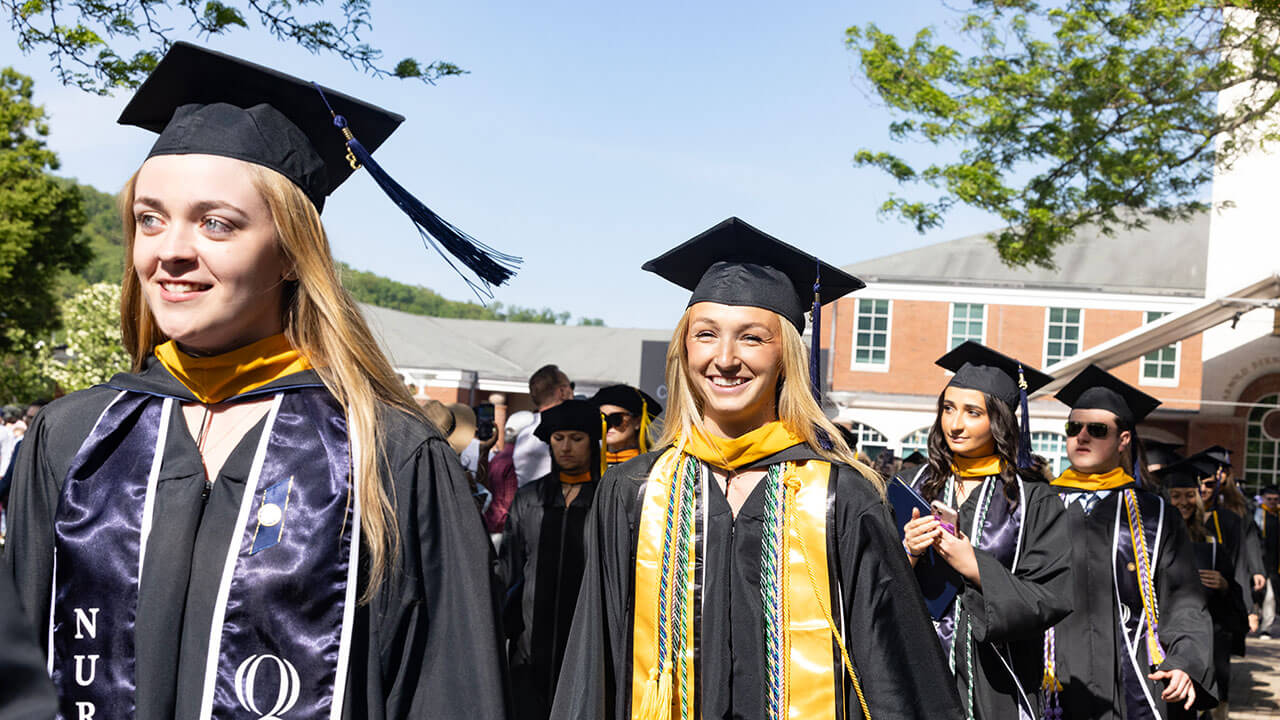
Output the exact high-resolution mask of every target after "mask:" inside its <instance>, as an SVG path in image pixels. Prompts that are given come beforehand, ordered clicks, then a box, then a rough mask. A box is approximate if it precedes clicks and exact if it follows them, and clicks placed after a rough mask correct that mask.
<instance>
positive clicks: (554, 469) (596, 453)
mask: <svg viewBox="0 0 1280 720" xmlns="http://www.w3.org/2000/svg"><path fill="white" fill-rule="evenodd" d="M553 434H554V433H553ZM587 444H588V445H590V446H591V459H589V460H587V465H588V466H589V470H590V471H591V479H592V480H599V479H600V475H601V474H602V473H601V471H600V464H601V463H600V445H601V443H598V442H595V441H594V440H592V439H591V433H587ZM547 453H548V454H550V455H551V474H552V475H554V476H559V474H560V465H559V463H557V462H556V454H555V453H554V452H551V445H550V444H549V443H548V445H547Z"/></svg>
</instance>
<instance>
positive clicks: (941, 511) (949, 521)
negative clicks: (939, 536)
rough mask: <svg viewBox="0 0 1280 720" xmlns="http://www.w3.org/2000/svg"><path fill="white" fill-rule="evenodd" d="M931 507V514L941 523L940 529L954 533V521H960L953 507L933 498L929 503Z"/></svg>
mask: <svg viewBox="0 0 1280 720" xmlns="http://www.w3.org/2000/svg"><path fill="white" fill-rule="evenodd" d="M930 507H932V508H933V516H934V517H936V518H938V522H940V523H941V524H942V529H943V530H946V531H947V532H949V533H951V534H952V535H955V534H956V523H957V522H959V521H960V516H959V515H958V514H957V513H956V511H955V508H952V507H950V506H949V505H947V504H946V503H944V502H942V501H941V500H934V501H933V503H932V504H931V505H930Z"/></svg>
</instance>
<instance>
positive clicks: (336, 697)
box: [329, 433, 361, 720]
mask: <svg viewBox="0 0 1280 720" xmlns="http://www.w3.org/2000/svg"><path fill="white" fill-rule="evenodd" d="M347 447H348V448H349V450H350V453H351V481H350V485H349V489H348V491H347V492H348V493H349V495H348V497H349V498H350V499H351V548H350V554H349V556H348V557H349V559H348V561H347V596H346V602H345V604H344V605H343V606H342V635H341V640H340V641H339V643H338V670H337V673H338V674H337V676H336V677H335V678H334V681H333V705H332V706H330V708H329V717H330V718H331V719H332V720H340V718H341V717H342V703H343V699H344V698H345V696H346V692H347V665H348V661H349V660H350V657H351V626H352V625H353V624H354V623H352V617H353V616H354V615H355V611H356V584H357V583H358V582H359V578H360V575H359V573H358V572H357V570H358V567H359V563H360V491H359V489H360V484H359V483H358V482H356V480H357V478H358V475H357V472H358V471H359V468H360V451H361V448H360V446H359V443H357V442H356V439H355V438H354V437H352V436H351V433H347Z"/></svg>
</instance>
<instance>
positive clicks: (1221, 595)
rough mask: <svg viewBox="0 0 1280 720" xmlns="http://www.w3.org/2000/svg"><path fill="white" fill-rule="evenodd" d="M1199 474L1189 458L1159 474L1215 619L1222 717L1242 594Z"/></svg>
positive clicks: (1240, 634)
mask: <svg viewBox="0 0 1280 720" xmlns="http://www.w3.org/2000/svg"><path fill="white" fill-rule="evenodd" d="M1202 473H1203V471H1202V470H1201V469H1200V468H1198V467H1197V466H1196V464H1195V462H1194V459H1193V460H1192V461H1187V460H1183V461H1179V462H1175V463H1172V464H1169V465H1165V466H1164V467H1163V468H1161V470H1160V471H1159V472H1158V473H1157V475H1158V477H1159V478H1160V482H1161V483H1162V484H1163V485H1164V488H1165V490H1166V492H1167V493H1168V495H1169V503H1170V504H1171V505H1173V507H1174V508H1176V509H1177V511H1178V513H1179V514H1180V515H1182V519H1183V521H1184V522H1185V524H1186V528H1187V536H1188V537H1190V538H1191V542H1192V544H1193V547H1194V550H1195V557H1196V567H1197V569H1198V570H1199V572H1200V583H1201V584H1202V585H1203V586H1204V593H1205V599H1206V601H1207V603H1208V607H1209V615H1210V617H1211V618H1213V675H1214V680H1215V681H1216V682H1217V686H1218V692H1217V696H1218V701H1219V702H1218V705H1217V707H1215V708H1213V710H1212V715H1213V717H1215V718H1225V717H1227V710H1228V700H1229V693H1230V687H1231V653H1232V651H1233V648H1234V647H1235V646H1237V645H1243V643H1244V635H1245V632H1246V629H1247V621H1246V610H1245V602H1244V598H1245V594H1244V592H1243V591H1242V590H1241V588H1240V586H1239V584H1238V583H1237V582H1236V580H1235V578H1236V570H1235V567H1233V566H1232V558H1231V553H1229V552H1227V548H1226V547H1225V546H1224V545H1223V543H1222V541H1221V540H1220V539H1219V537H1218V533H1219V532H1220V529H1219V527H1218V525H1217V523H1215V521H1214V520H1213V519H1212V518H1210V517H1208V516H1207V514H1206V513H1205V509H1204V501H1203V499H1202V497H1201V493H1200V490H1201V481H1200V478H1201V477H1202Z"/></svg>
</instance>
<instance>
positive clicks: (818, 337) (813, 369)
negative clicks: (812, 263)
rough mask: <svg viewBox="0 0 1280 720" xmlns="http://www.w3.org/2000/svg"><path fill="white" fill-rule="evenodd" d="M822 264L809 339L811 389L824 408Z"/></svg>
mask: <svg viewBox="0 0 1280 720" xmlns="http://www.w3.org/2000/svg"><path fill="white" fill-rule="evenodd" d="M821 293H822V263H821V262H819V263H818V269H817V274H816V275H814V277H813V311H812V313H811V315H812V316H813V331H812V334H811V335H810V337H809V388H810V389H811V390H812V391H813V399H814V400H816V401H818V407H822V378H820V377H818V375H819V369H818V365H819V363H818V359H819V358H820V357H821V355H822V298H821Z"/></svg>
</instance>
